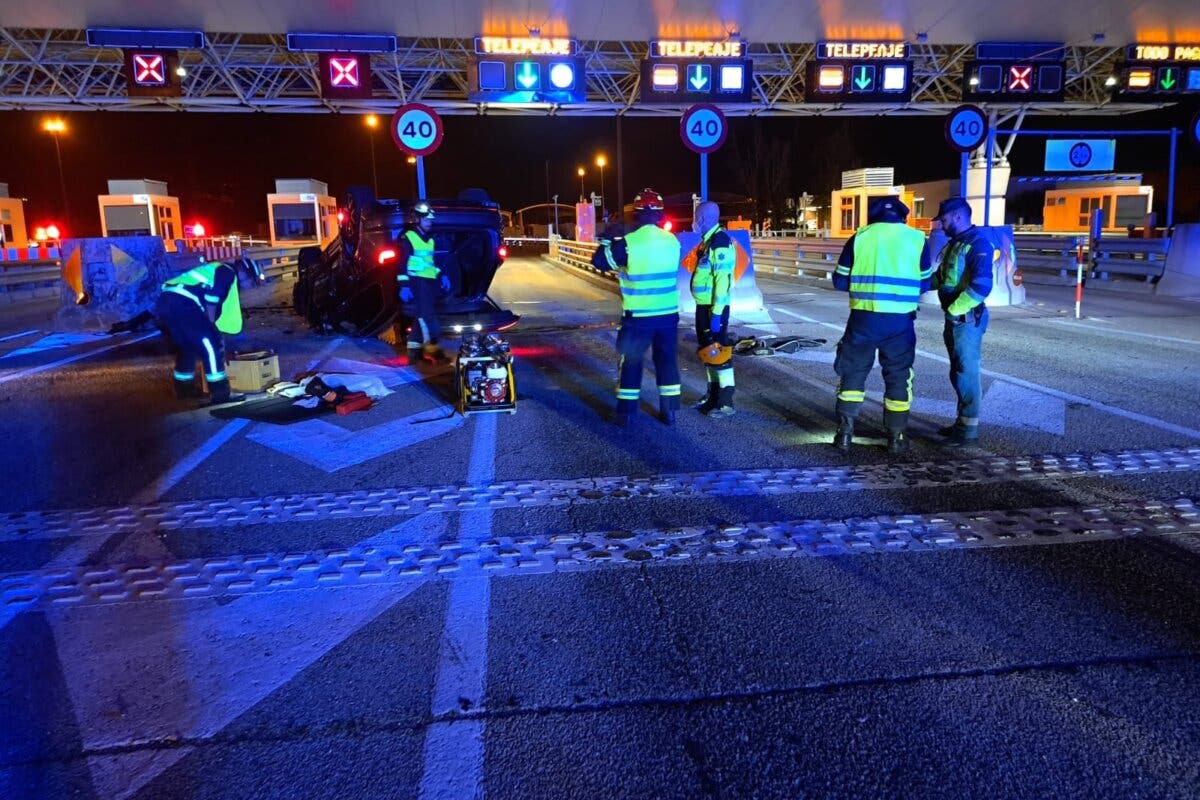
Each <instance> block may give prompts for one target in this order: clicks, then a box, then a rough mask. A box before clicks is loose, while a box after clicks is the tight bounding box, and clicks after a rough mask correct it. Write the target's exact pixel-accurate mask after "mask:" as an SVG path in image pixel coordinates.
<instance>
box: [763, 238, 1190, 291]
mask: <svg viewBox="0 0 1200 800" xmlns="http://www.w3.org/2000/svg"><path fill="white" fill-rule="evenodd" d="M1078 239H1079V237H1076V236H1047V235H1030V234H1023V233H1022V234H1018V235H1017V236H1016V237H1015V241H1016V247H1017V268H1018V269H1020V270H1021V271H1022V272H1056V273H1058V274H1059V275H1060V276H1061V277H1064V278H1066V277H1069V276H1070V275H1071V274H1073V273H1074V272H1075V249H1076V247H1077V245H1078ZM845 243H846V240H845V239H786V238H780V237H770V238H766V239H762V238H757V239H752V240H751V244H752V245H753V247H754V262H755V264H756V265H757V267H758V269H759V270H760V271H767V272H773V273H775V274H777V275H780V274H782V275H793V276H798V277H817V278H828V277H829V276H831V275H832V274H833V271H834V270H835V269H836V268H837V259H838V256H839V255H840V254H841V252H842V247H843V246H844V245H845ZM1170 245H1171V240H1170V239H1103V238H1102V239H1101V240H1100V246H1099V248H1097V251H1096V263H1095V268H1094V269H1093V270H1092V272H1091V277H1094V278H1099V279H1100V280H1109V279H1110V278H1111V277H1112V276H1114V275H1126V276H1133V277H1139V278H1144V279H1145V280H1146V281H1148V282H1153V281H1154V280H1156V279H1158V278H1159V277H1161V276H1162V273H1163V268H1164V266H1165V265H1166V259H1167V250H1168V249H1169V248H1170ZM1084 247H1085V249H1086V247H1087V242H1086V240H1085V241H1084Z"/></svg>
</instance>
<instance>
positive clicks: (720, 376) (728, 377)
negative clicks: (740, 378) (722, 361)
mask: <svg viewBox="0 0 1200 800" xmlns="http://www.w3.org/2000/svg"><path fill="white" fill-rule="evenodd" d="M716 373H717V385H718V386H722V387H725V386H733V367H732V366H729V367H726V368H724V369H718V370H716Z"/></svg>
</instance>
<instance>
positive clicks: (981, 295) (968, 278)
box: [933, 225, 1000, 317]
mask: <svg viewBox="0 0 1200 800" xmlns="http://www.w3.org/2000/svg"><path fill="white" fill-rule="evenodd" d="M999 258H1000V251H999V250H998V249H996V245H995V244H994V243H993V242H992V240H991V238H989V237H988V235H987V234H986V233H984V232H983V231H982V230H980V229H979V228H976V227H975V226H974V225H972V226H971V227H970V228H968V229H967V230H965V231H963V232H962V233H960V234H959V235H958V236H955V237H954V238H953V239H951V240H950V243H949V244H947V245H946V247H945V248H944V249H943V250H942V254H941V258H939V259H938V268H937V273H936V274H935V275H934V276H933V288H935V289H937V292H938V301H939V302H940V303H941V304H942V308H943V309H944V310H945V312H946V314H947V316H951V317H959V316H962V315H963V314H966V313H967V312H968V311H970V310H971V309H973V308H975V306H977V305H979V304H980V303H982V302H983V301H984V300H986V299H987V296H988V295H989V294H990V293H991V291H992V264H993V263H994V262H996V261H997V260H998V259H999Z"/></svg>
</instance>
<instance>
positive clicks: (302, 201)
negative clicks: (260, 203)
mask: <svg viewBox="0 0 1200 800" xmlns="http://www.w3.org/2000/svg"><path fill="white" fill-rule="evenodd" d="M267 220H268V225H269V226H270V240H271V247H305V246H308V245H317V246H318V247H322V248H324V247H325V246H326V245H328V244H329V243H330V242H332V241H333V240H334V238H336V237H337V232H338V223H337V201H336V200H334V199H333V198H332V197H330V196H329V186H328V185H326V184H325V183H322V182H321V181H315V180H312V179H311V178H280V179H277V180H276V181H275V193H274V194H269V195H267Z"/></svg>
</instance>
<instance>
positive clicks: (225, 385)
mask: <svg viewBox="0 0 1200 800" xmlns="http://www.w3.org/2000/svg"><path fill="white" fill-rule="evenodd" d="M162 290H163V291H162V294H161V295H159V297H158V300H157V301H156V302H155V305H154V317H155V319H156V321H157V322H158V325H159V327H161V328H162V329H163V330H165V331H166V332H167V336H169V337H170V339H171V343H172V344H173V345H174V346H175V348H176V349H177V351H178V352H177V355H176V357H175V375H174V378H175V396H176V397H179V398H188V397H199V396H200V387H199V386H198V384H197V381H196V362H200V363H202V364H203V365H204V379H205V381H207V383H208V394H209V398H210V400H211V402H212V403H213V404H217V403H227V402H230V401H231V400H239V399H241V398H240V397H233V396H232V395H231V394H230V392H229V377H228V376H227V375H226V374H225V344H224V339H223V338H222V334H225V333H228V334H235V333H241V332H242V306H241V302H240V301H239V299H238V284H237V273H236V272H235V271H234V269H233V267H231V266H229V265H228V264H221V263H219V262H216V261H210V262H208V263H206V264H201V265H200V266H198V267H193V268H192V269H189V270H188V271H187V272H184V273H183V274H182V275H179V276H177V277H174V278H172V279H171V280H169V281H167V282H166V283H164V284H163V287H162Z"/></svg>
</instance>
